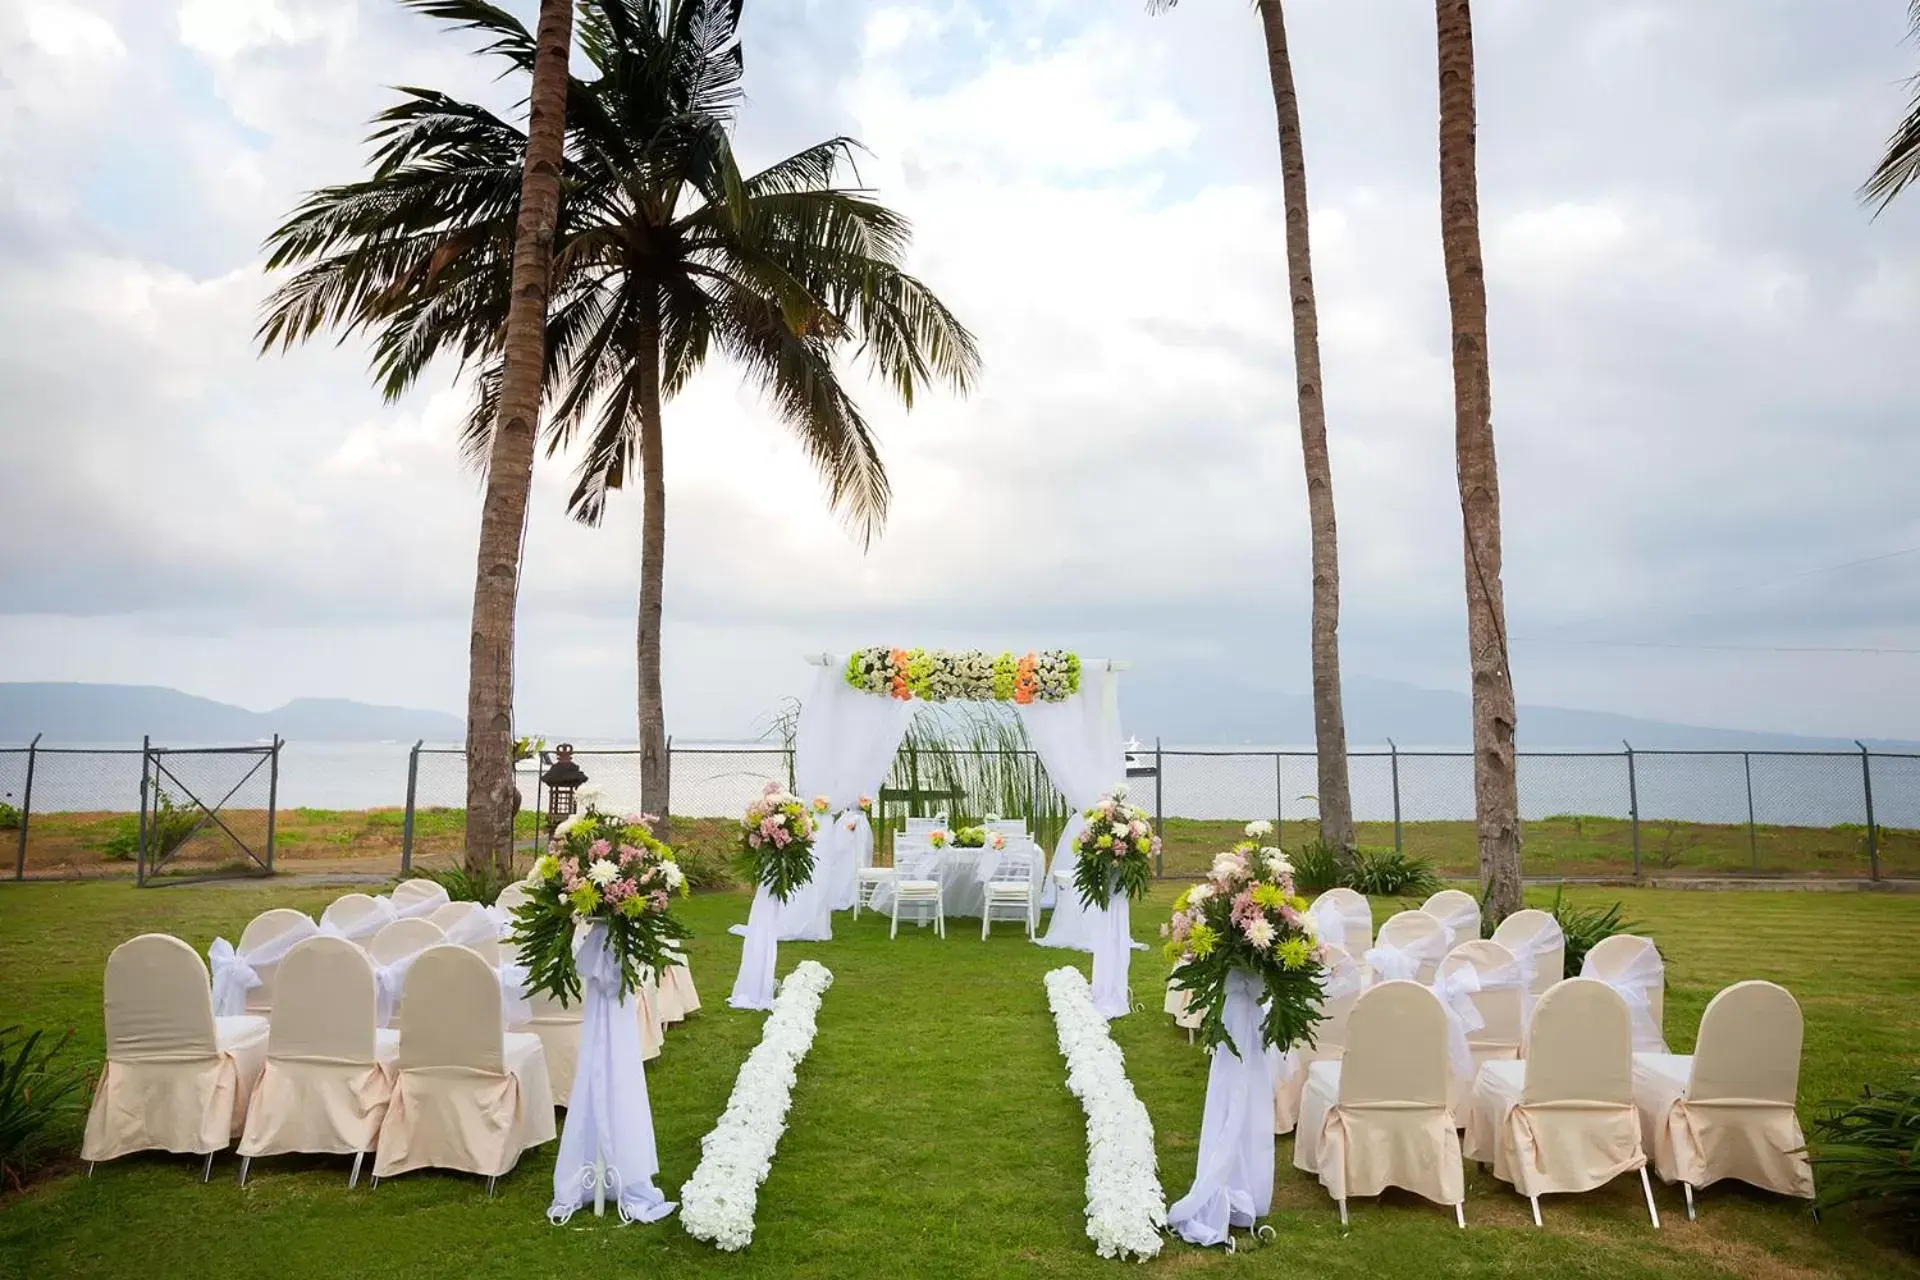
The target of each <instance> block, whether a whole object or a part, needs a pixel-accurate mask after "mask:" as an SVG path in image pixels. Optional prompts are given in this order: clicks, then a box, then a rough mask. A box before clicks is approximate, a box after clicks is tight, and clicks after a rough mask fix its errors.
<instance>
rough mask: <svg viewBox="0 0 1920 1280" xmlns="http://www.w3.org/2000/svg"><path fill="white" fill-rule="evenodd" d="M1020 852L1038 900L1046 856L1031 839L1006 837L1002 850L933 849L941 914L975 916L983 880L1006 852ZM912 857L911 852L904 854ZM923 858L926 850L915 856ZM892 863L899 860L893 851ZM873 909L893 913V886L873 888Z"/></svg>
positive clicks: (982, 899)
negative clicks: (1004, 846) (942, 912)
mask: <svg viewBox="0 0 1920 1280" xmlns="http://www.w3.org/2000/svg"><path fill="white" fill-rule="evenodd" d="M1018 851H1024V852H1025V853H1026V854H1027V856H1028V857H1029V859H1031V863H1030V873H1031V876H1032V881H1033V900H1034V901H1035V902H1036V903H1038V902H1039V901H1040V887H1041V885H1042V883H1043V882H1044V878H1045V876H1046V857H1045V855H1044V854H1042V853H1041V852H1040V849H1039V846H1037V845H1035V844H1034V843H1033V842H1032V841H1030V840H1029V841H1024V842H1021V841H1017V840H1015V839H1009V840H1008V841H1007V847H1006V848H1005V849H1003V850H1002V849H987V848H980V849H960V848H955V847H953V846H951V845H949V846H948V847H947V848H944V849H940V850H937V851H935V852H934V853H933V854H932V858H933V878H934V879H937V880H939V881H940V892H941V896H942V898H943V900H944V904H945V914H947V915H949V916H972V917H974V918H975V919H976V920H977V919H979V917H980V914H981V912H982V911H983V910H984V909H985V906H986V901H987V889H986V884H987V881H989V880H991V879H992V878H993V873H994V871H995V870H996V869H997V868H998V867H999V865H1000V859H1001V858H1003V857H1005V856H1007V855H1008V854H1011V853H1015V852H1018ZM907 856H912V855H910V854H909V855H907ZM919 856H920V857H922V858H925V857H927V856H928V855H927V854H926V853H924V852H923V853H921V854H920V855H919ZM894 862H895V865H898V864H899V862H900V854H899V853H896V855H895V858H894ZM872 907H873V910H875V911H878V912H880V913H881V914H882V915H891V914H892V912H893V886H892V885H890V884H882V885H881V886H879V887H878V888H876V889H875V890H874V893H873V902H872Z"/></svg>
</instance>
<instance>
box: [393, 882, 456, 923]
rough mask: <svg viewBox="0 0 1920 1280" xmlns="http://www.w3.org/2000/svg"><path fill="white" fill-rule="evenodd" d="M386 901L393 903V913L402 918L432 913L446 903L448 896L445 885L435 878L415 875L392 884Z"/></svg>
mask: <svg viewBox="0 0 1920 1280" xmlns="http://www.w3.org/2000/svg"><path fill="white" fill-rule="evenodd" d="M387 901H388V902H389V903H391V904H392V905H393V914H394V915H395V916H397V917H399V918H400V919H403V920H404V919H407V918H408V917H411V916H430V915H432V914H433V913H434V912H435V911H437V910H439V909H440V908H441V907H444V906H446V905H447V902H448V896H447V890H446V887H445V886H444V885H442V884H440V883H439V882H438V881H437V880H428V879H426V878H425V877H421V876H416V877H415V878H413V879H411V880H402V881H401V882H400V883H399V884H397V885H395V886H393V892H392V893H390V894H388V895H387Z"/></svg>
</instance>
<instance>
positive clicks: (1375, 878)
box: [1346, 849, 1440, 898]
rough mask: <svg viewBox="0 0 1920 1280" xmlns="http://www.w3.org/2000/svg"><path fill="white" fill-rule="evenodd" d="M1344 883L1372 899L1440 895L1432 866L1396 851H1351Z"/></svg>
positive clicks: (1437, 877)
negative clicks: (1351, 865) (1350, 867)
mask: <svg viewBox="0 0 1920 1280" xmlns="http://www.w3.org/2000/svg"><path fill="white" fill-rule="evenodd" d="M1346 883H1347V887H1348V888H1349V889H1352V890H1354V891H1355V892H1358V893H1364V894H1367V895H1369V896H1375V897H1388V898H1425V897H1427V896H1429V895H1430V894H1435V893H1438V892H1439V891H1440V877H1439V876H1438V875H1436V874H1434V870H1433V864H1432V863H1430V862H1428V861H1427V860H1426V859H1425V858H1413V857H1409V856H1408V855H1406V854H1404V853H1401V852H1400V851H1399V850H1397V849H1355V850H1354V851H1353V870H1352V871H1350V872H1348V873H1347V877H1346Z"/></svg>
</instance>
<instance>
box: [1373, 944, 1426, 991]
mask: <svg viewBox="0 0 1920 1280" xmlns="http://www.w3.org/2000/svg"><path fill="white" fill-rule="evenodd" d="M1363 959H1365V960H1366V962H1367V968H1369V969H1371V970H1373V980H1374V981H1375V982H1390V981H1393V980H1394V979H1398V978H1405V979H1413V978H1417V977H1419V976H1420V957H1419V956H1417V955H1415V954H1413V952H1411V951H1408V950H1406V949H1404V948H1402V947H1396V946H1394V945H1393V944H1392V943H1387V942H1383V943H1380V944H1379V945H1378V946H1374V947H1370V948H1368V949H1367V954H1366V955H1365V956H1364V957H1363Z"/></svg>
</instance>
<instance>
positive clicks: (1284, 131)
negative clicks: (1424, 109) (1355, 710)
mask: <svg viewBox="0 0 1920 1280" xmlns="http://www.w3.org/2000/svg"><path fill="white" fill-rule="evenodd" d="M1178 3H1179V0H1148V3H1147V8H1148V11H1149V12H1160V11H1163V10H1166V9H1171V8H1173V7H1174V6H1175V5H1177V4H1178ZM1254 8H1255V9H1257V10H1258V11H1259V14H1260V27H1261V31H1262V33H1263V34H1264V36H1265V39H1266V46H1267V76H1268V79H1269V80H1270V81H1271V82H1272V86H1273V110H1274V115H1275V117H1276V118H1277V120H1278V123H1279V130H1280V188H1281V197H1282V201H1283V203H1284V205H1285V209H1286V222H1287V276H1288V279H1289V281H1290V290H1291V294H1292V298H1293V368H1294V377H1295V388H1294V389H1295V394H1296V396H1297V398H1298V402H1299V417H1300V454H1301V458H1302V461H1303V462H1304V463H1305V464H1306V471H1307V523H1308V527H1309V528H1310V530H1311V538H1312V571H1313V608H1312V618H1311V635H1312V654H1313V736H1314V746H1315V751H1314V759H1315V762H1316V765H1317V767H1318V770H1319V804H1320V838H1321V840H1322V841H1324V842H1325V843H1326V844H1327V845H1328V846H1330V847H1331V848H1333V849H1334V850H1335V851H1336V852H1337V853H1339V855H1340V856H1341V857H1343V858H1345V857H1349V856H1351V854H1352V850H1353V797H1352V793H1351V791H1350V789H1349V785H1348V778H1347V719H1346V712H1345V710H1344V708H1343V707H1342V706H1341V701H1340V551H1339V531H1338V528H1337V526H1336V524H1335V522H1334V514H1333V467H1332V464H1331V462H1330V461H1329V460H1328V457H1327V407H1326V401H1325V400H1324V399H1323V398H1322V396H1321V394H1320V312H1319V307H1318V305H1317V304H1316V303H1315V301H1314V292H1313V247H1312V238H1311V237H1310V236H1309V234H1308V229H1307V159H1306V152H1305V150H1304V149H1303V148H1302V146H1301V142H1300V99H1299V97H1298V95H1297V94H1296V93H1295V92H1294V87H1293V60H1292V58H1291V57H1290V55H1289V54H1288V52H1287V19H1286V14H1285V12H1284V10H1283V8H1282V5H1281V0H1256V3H1255V5H1254Z"/></svg>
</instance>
